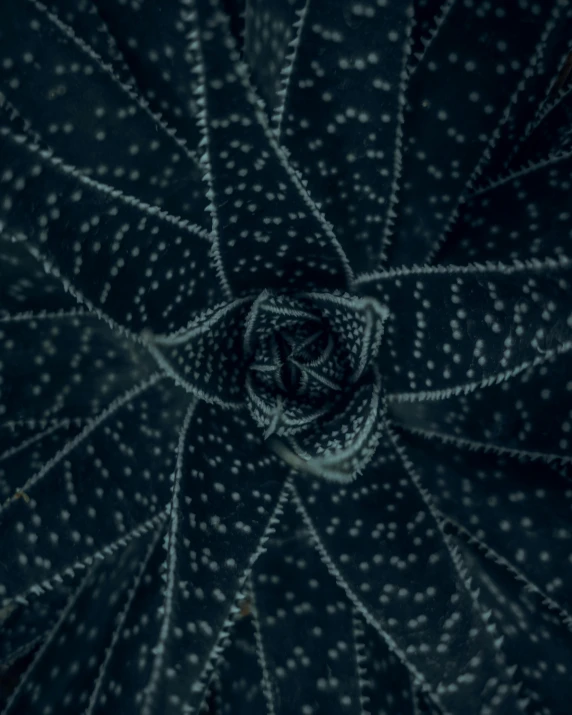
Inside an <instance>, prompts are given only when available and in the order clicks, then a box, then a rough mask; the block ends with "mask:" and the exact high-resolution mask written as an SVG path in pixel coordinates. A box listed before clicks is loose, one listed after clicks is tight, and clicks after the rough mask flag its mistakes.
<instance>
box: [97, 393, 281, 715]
mask: <svg viewBox="0 0 572 715" xmlns="http://www.w3.org/2000/svg"><path fill="white" fill-rule="evenodd" d="M248 429H249V424H248V422H246V421H245V420H244V419H243V418H241V417H239V416H238V415H237V414H235V413H233V412H228V411H226V412H225V411H222V410H221V409H220V408H215V407H213V406H210V405H207V404H205V403H199V404H198V405H197V406H196V407H194V410H193V408H192V407H191V408H190V409H189V410H188V411H187V413H186V417H185V419H184V421H183V423H182V427H181V428H180V432H179V440H178V446H177V448H176V449H175V452H176V459H177V461H176V465H175V469H174V471H173V477H172V480H171V483H172V489H171V500H170V504H169V507H168V509H167V515H168V522H167V527H166V535H165V541H164V547H165V552H166V554H165V553H164V555H163V566H162V568H161V579H162V580H161V582H158V583H156V588H157V589H161V591H160V601H159V603H158V606H157V608H158V610H157V612H158V615H159V618H158V619H157V620H148V621H147V622H146V623H145V624H144V626H143V627H142V628H139V629H138V631H137V635H136V637H135V642H133V643H132V646H131V647H132V648H133V649H136V648H141V647H143V645H145V647H146V648H149V649H150V650H151V654H152V657H150V658H149V659H148V660H146V661H145V663H143V664H142V667H141V671H140V673H139V678H140V685H139V688H137V690H131V689H129V690H125V691H124V692H122V693H118V694H117V695H116V697H115V698H114V703H115V705H114V707H115V708H116V711H117V712H129V711H130V710H131V709H132V708H133V707H134V706H135V704H136V703H137V702H138V701H139V698H140V704H139V707H140V708H141V712H142V713H155V712H160V713H171V712H172V713H175V712H191V711H192V710H193V709H195V708H199V706H200V705H201V702H202V701H203V700H204V697H205V691H206V688H207V686H208V681H209V679H210V676H211V674H212V671H213V669H214V667H215V665H216V663H217V660H218V657H219V656H220V654H221V652H222V649H223V645H224V644H225V641H226V639H227V636H228V633H229V631H230V629H231V627H232V625H233V622H234V615H235V614H236V613H237V612H238V611H239V608H238V607H237V606H236V603H237V601H238V600H240V599H241V598H242V596H241V589H242V588H243V586H244V581H245V579H246V577H247V575H248V573H249V571H250V569H251V567H252V563H253V560H254V559H255V558H256V556H257V554H258V553H259V551H260V550H261V549H262V548H263V544H264V541H265V540H266V539H267V538H268V535H269V534H270V533H271V532H272V529H273V523H274V521H275V519H276V516H277V515H278V514H279V513H280V511H281V502H282V501H283V500H284V494H285V492H284V487H283V481H284V478H285V475H286V469H281V468H280V465H279V464H278V463H277V460H276V459H275V458H273V456H272V455H271V454H268V453H266V454H265V453H264V450H263V449H262V446H261V440H260V438H259V437H258V436H257V435H255V434H252V433H250V432H249V431H248ZM281 495H282V496H281ZM153 599H154V601H156V596H153ZM133 618H134V619H139V618H140V615H139V614H137V613H134V614H133ZM118 656H119V651H118V653H117V654H114V655H113V656H112V657H111V658H110V662H109V667H108V669H107V673H106V675H105V680H104V682H103V684H102V689H103V690H104V691H106V692H109V691H111V690H113V687H112V683H113V682H114V681H117V680H119V679H121V672H122V668H123V662H122V660H121V658H119V657H118ZM174 676H176V677H174ZM103 704H104V703H98V707H97V708H95V710H94V712H100V708H101V706H102V705H103ZM174 706H176V709H173V707H174Z"/></svg>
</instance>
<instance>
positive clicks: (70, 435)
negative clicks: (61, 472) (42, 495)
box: [0, 418, 90, 504]
mask: <svg viewBox="0 0 572 715" xmlns="http://www.w3.org/2000/svg"><path fill="white" fill-rule="evenodd" d="M89 419H90V418H87V419H85V420H83V419H74V420H68V419H60V420H58V419H54V420H38V421H25V422H5V423H4V424H2V425H1V426H0V504H4V502H6V501H8V500H9V499H12V498H13V497H14V496H17V497H18V498H20V499H23V500H24V501H27V500H28V499H29V498H30V497H29V496H28V494H27V493H26V492H23V491H20V488H21V485H22V476H23V475H30V474H35V473H36V472H39V471H40V470H41V469H42V467H43V466H44V464H46V462H48V461H49V460H50V459H51V458H52V457H53V455H54V454H56V453H57V452H59V450H61V449H63V448H64V447H65V445H66V444H67V443H68V442H70V441H73V440H74V439H76V437H77V436H78V434H79V433H80V432H81V430H82V429H83V428H84V427H85V425H86V423H87V422H88V420H89Z"/></svg>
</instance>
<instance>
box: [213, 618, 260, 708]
mask: <svg viewBox="0 0 572 715" xmlns="http://www.w3.org/2000/svg"><path fill="white" fill-rule="evenodd" d="M237 619H238V620H237V622H236V625H235V626H234V628H233V631H232V639H231V642H230V645H229V646H228V647H227V648H226V649H225V651H224V653H223V656H222V659H221V663H220V667H219V670H218V673H217V676H216V704H217V713H220V715H253V714H254V713H266V703H265V700H264V695H263V693H262V687H261V683H262V679H263V673H262V670H261V668H260V665H259V663H258V657H257V653H256V640H255V632H254V624H253V619H252V615H250V614H244V615H243V616H241V615H240V614H237Z"/></svg>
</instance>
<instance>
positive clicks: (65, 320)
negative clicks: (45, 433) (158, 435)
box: [0, 313, 153, 426]
mask: <svg viewBox="0 0 572 715" xmlns="http://www.w3.org/2000/svg"><path fill="white" fill-rule="evenodd" d="M0 341H1V342H2V354H1V355H0V390H1V392H0V424H6V423H9V424H10V423H15V422H25V421H30V420H31V421H33V422H36V423H38V422H41V421H42V420H56V419H57V420H62V419H66V420H76V419H79V420H86V419H87V418H89V417H94V416H95V415H97V414H98V413H99V412H100V411H101V410H102V409H104V408H105V407H106V406H107V405H108V404H109V403H110V402H111V401H112V400H113V399H115V398H116V397H118V396H119V395H121V394H123V393H124V392H125V390H127V389H129V388H130V387H133V386H134V385H135V384H137V383H138V382H139V381H141V380H142V379H145V378H148V377H149V376H150V375H151V374H152V372H153V361H152V359H151V358H150V356H149V355H146V354H145V352H144V351H143V350H142V349H141V348H140V347H138V346H136V345H135V344H134V343H132V342H131V341H130V340H127V339H125V338H122V337H120V336H118V335H116V334H115V333H114V332H113V331H112V330H111V329H110V328H109V326H108V325H106V324H105V323H104V322H103V321H101V320H99V319H98V318H96V317H94V316H91V315H82V314H81V313H80V314H78V315H77V316H76V315H75V314H74V313H71V314H70V313H61V314H58V313H55V314H53V313H47V314H44V315H42V314H39V315H37V316H33V315H32V316H28V314H26V313H24V314H20V315H13V316H11V317H10V318H5V319H1V318H0ZM46 426H48V425H46Z"/></svg>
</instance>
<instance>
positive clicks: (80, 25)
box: [45, 0, 133, 84]
mask: <svg viewBox="0 0 572 715" xmlns="http://www.w3.org/2000/svg"><path fill="white" fill-rule="evenodd" d="M45 4H46V7H47V8H48V9H49V10H50V12H51V13H52V14H54V15H56V16H57V17H58V18H59V20H60V21H61V22H62V23H64V24H65V25H67V26H68V27H70V28H71V29H72V30H73V32H74V34H75V35H76V36H77V37H78V38H79V39H80V40H81V41H82V42H83V43H85V45H87V46H88V47H89V48H90V49H91V50H92V51H93V52H95V53H96V54H97V55H98V56H99V57H100V58H101V59H102V60H103V62H105V64H106V65H109V66H110V67H112V68H113V72H114V74H116V75H117V77H118V78H119V79H120V80H121V82H122V83H123V84H132V83H133V78H132V76H131V74H130V70H129V67H128V66H127V64H126V62H125V60H124V59H123V57H122V55H121V53H120V51H119V49H118V47H117V45H116V43H115V41H114V38H113V37H112V36H111V35H110V33H109V32H108V30H107V27H106V26H105V23H104V22H103V20H102V19H101V17H100V15H99V13H98V11H97V8H96V5H95V3H94V1H93V0H79V2H77V1H76V0H50V1H49V3H45Z"/></svg>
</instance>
